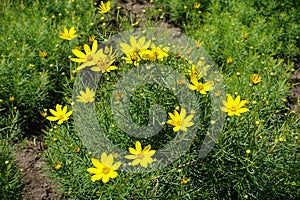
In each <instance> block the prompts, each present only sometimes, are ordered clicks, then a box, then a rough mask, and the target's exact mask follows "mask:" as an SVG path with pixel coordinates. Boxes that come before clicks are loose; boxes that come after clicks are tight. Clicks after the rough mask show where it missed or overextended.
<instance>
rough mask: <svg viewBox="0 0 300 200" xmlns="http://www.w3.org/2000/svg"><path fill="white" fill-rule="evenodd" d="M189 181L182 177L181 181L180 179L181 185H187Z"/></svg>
mask: <svg viewBox="0 0 300 200" xmlns="http://www.w3.org/2000/svg"><path fill="white" fill-rule="evenodd" d="M189 181H190V179H188V178H185V177H182V179H181V183H182V184H187V183H188V182H189Z"/></svg>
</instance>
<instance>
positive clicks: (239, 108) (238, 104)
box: [221, 94, 249, 116]
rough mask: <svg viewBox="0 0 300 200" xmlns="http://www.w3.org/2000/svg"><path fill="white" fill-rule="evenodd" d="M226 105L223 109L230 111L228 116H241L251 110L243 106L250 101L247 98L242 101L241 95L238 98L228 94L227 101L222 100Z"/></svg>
mask: <svg viewBox="0 0 300 200" xmlns="http://www.w3.org/2000/svg"><path fill="white" fill-rule="evenodd" d="M222 102H223V104H224V106H225V107H222V108H221V110H222V111H224V112H228V116H233V115H236V116H240V115H241V113H245V112H247V111H249V109H248V108H243V106H244V105H245V104H246V103H247V102H248V101H247V100H243V101H241V97H240V96H237V97H236V99H233V98H232V96H231V95H230V94H228V95H227V101H225V100H222Z"/></svg>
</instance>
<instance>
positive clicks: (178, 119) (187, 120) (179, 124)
mask: <svg viewBox="0 0 300 200" xmlns="http://www.w3.org/2000/svg"><path fill="white" fill-rule="evenodd" d="M168 114H169V116H170V117H171V119H169V120H168V121H167V124H170V125H172V126H174V128H173V131H174V132H177V131H179V130H183V131H187V128H188V127H190V126H193V125H194V122H191V120H192V118H193V117H194V114H190V115H189V116H187V117H186V110H185V109H184V108H182V109H181V111H180V114H179V113H178V112H177V111H176V110H174V114H172V113H168Z"/></svg>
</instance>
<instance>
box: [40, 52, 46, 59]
mask: <svg viewBox="0 0 300 200" xmlns="http://www.w3.org/2000/svg"><path fill="white" fill-rule="evenodd" d="M47 55H48V54H47V52H46V51H40V52H39V56H40V57H41V58H46V57H47Z"/></svg>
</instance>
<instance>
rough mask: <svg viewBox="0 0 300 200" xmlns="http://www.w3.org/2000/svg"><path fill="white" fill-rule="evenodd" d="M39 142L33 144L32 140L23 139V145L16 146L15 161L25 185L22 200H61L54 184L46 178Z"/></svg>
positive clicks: (41, 143)
mask: <svg viewBox="0 0 300 200" xmlns="http://www.w3.org/2000/svg"><path fill="white" fill-rule="evenodd" d="M41 140H42V139H41V138H40V139H38V140H37V141H36V142H35V143H34V142H33V140H32V139H29V140H26V139H25V141H26V142H25V145H23V146H22V144H18V145H17V149H18V151H17V153H16V161H17V164H18V167H19V168H20V171H21V173H22V175H23V180H24V184H25V186H24V188H23V191H22V193H21V199H23V200H59V199H61V195H60V194H59V193H58V192H57V190H56V186H55V184H54V183H53V182H51V180H50V179H49V177H48V176H47V173H48V172H47V171H46V170H45V165H46V162H45V161H44V160H43V159H42V157H41V156H40V155H41V153H42V152H43V150H44V148H43V142H42V141H41Z"/></svg>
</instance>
